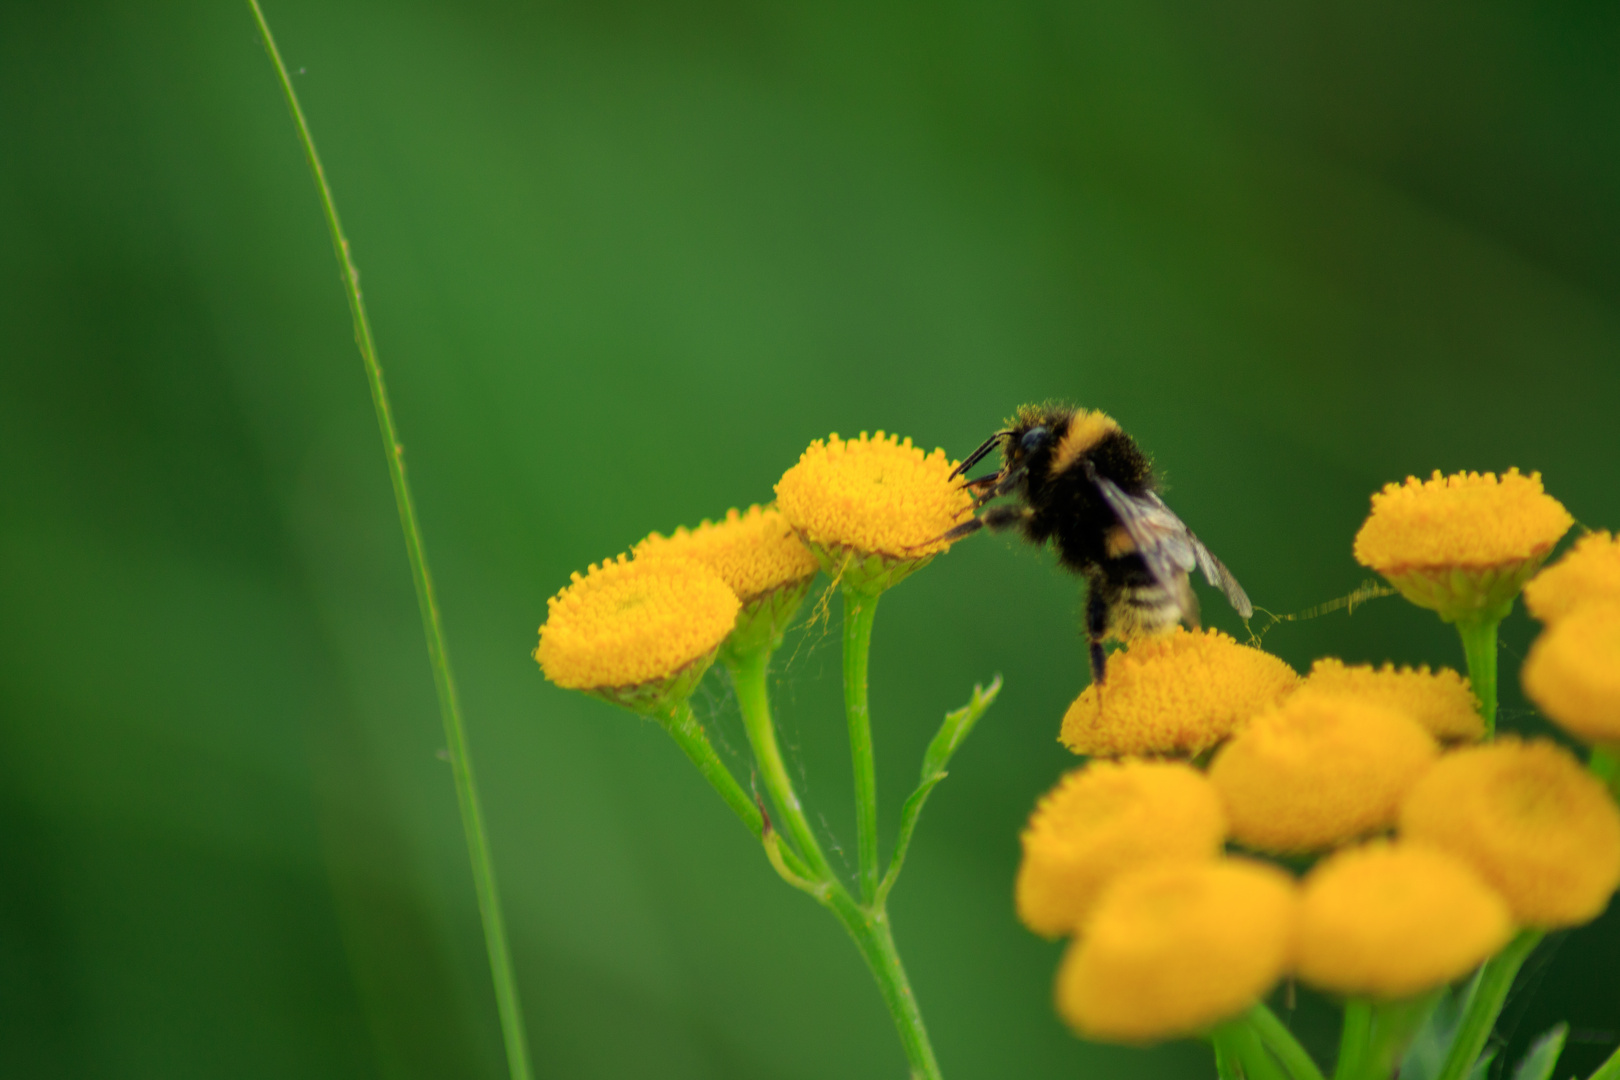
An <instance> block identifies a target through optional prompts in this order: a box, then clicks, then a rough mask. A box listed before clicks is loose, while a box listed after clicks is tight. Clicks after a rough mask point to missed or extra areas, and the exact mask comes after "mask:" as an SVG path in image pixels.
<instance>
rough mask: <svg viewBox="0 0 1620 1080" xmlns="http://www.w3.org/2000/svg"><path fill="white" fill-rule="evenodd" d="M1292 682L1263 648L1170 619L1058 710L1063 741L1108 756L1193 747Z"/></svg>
mask: <svg viewBox="0 0 1620 1080" xmlns="http://www.w3.org/2000/svg"><path fill="white" fill-rule="evenodd" d="M1298 685H1299V676H1298V675H1296V674H1294V670H1293V669H1292V668H1290V667H1289V666H1288V665H1287V664H1285V663H1283V662H1282V661H1281V660H1279V659H1277V658H1276V657H1275V656H1272V655H1271V654H1270V653H1266V652H1261V651H1260V650H1259V649H1251V648H1250V647H1248V646H1247V645H1239V644H1238V643H1237V642H1236V641H1234V640H1233V639H1232V638H1231V637H1230V636H1229V635H1227V634H1223V633H1221V632H1220V631H1219V630H1202V631H1187V630H1184V629H1182V628H1181V627H1179V626H1178V627H1176V628H1175V630H1173V631H1171V632H1170V633H1169V634H1166V635H1165V636H1163V637H1157V638H1140V639H1138V640H1136V641H1133V642H1131V643H1130V646H1129V647H1128V648H1125V649H1122V650H1121V651H1119V652H1117V653H1115V654H1114V655H1113V656H1112V657H1110V658H1109V661H1108V681H1107V683H1106V684H1105V685H1102V686H1098V685H1097V684H1096V683H1093V684H1092V685H1090V686H1088V687H1086V689H1085V690H1084V691H1083V692H1082V693H1081V694H1080V696H1079V697H1078V698H1076V699H1075V700H1074V704H1072V705H1070V706H1069V711H1068V713H1067V715H1065V716H1064V717H1063V732H1062V734H1061V735H1060V736H1059V738H1060V739H1061V740H1062V742H1063V745H1064V746H1067V747H1068V748H1069V749H1070V750H1073V751H1074V752H1075V753H1077V754H1090V755H1093V756H1096V757H1116V756H1119V755H1129V754H1139V755H1154V754H1177V753H1184V754H1198V753H1202V752H1203V751H1204V750H1207V749H1209V748H1210V747H1211V746H1214V745H1215V744H1216V743H1218V742H1220V741H1221V740H1222V739H1224V738H1226V736H1227V735H1229V734H1231V733H1232V731H1233V730H1234V729H1236V728H1237V727H1238V726H1239V725H1240V724H1242V723H1243V722H1244V721H1246V720H1248V719H1249V717H1251V716H1253V715H1254V714H1255V713H1257V712H1260V711H1261V710H1262V709H1264V708H1266V707H1267V706H1270V705H1274V704H1276V703H1277V702H1278V701H1281V700H1282V699H1283V698H1285V697H1287V696H1288V695H1289V694H1290V693H1291V692H1293V690H1294V688H1295V687H1297V686H1298Z"/></svg>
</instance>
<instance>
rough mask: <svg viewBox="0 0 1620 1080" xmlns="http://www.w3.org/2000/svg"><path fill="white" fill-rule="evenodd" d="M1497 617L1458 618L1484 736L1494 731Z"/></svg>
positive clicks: (1491, 734)
mask: <svg viewBox="0 0 1620 1080" xmlns="http://www.w3.org/2000/svg"><path fill="white" fill-rule="evenodd" d="M1501 621H1502V620H1500V619H1481V620H1478V621H1463V622H1458V623H1457V624H1456V626H1457V634H1458V636H1460V637H1461V638H1462V644H1463V655H1464V656H1465V657H1467V659H1468V681H1469V683H1470V684H1472V686H1473V688H1474V696H1476V697H1477V698H1479V714H1480V716H1482V717H1484V719H1485V737H1486V738H1487V739H1490V738H1494V737H1495V735H1496V628H1497V626H1499V625H1500V624H1501Z"/></svg>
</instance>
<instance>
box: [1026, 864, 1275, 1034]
mask: <svg viewBox="0 0 1620 1080" xmlns="http://www.w3.org/2000/svg"><path fill="white" fill-rule="evenodd" d="M1298 905H1299V896H1298V890H1297V889H1296V888H1295V886H1294V883H1293V881H1292V880H1291V879H1290V878H1289V877H1288V875H1287V874H1284V873H1283V872H1282V871H1280V870H1278V869H1277V868H1276V867H1274V866H1269V865H1267V864H1265V863H1260V862H1254V861H1251V860H1248V859H1213V860H1208V861H1201V862H1161V863H1154V864H1152V865H1150V866H1145V867H1141V868H1139V869H1136V870H1132V871H1129V872H1127V873H1125V874H1122V875H1120V876H1119V877H1118V878H1117V879H1115V880H1114V882H1113V883H1112V884H1111V885H1109V887H1108V889H1107V890H1106V891H1105V892H1104V893H1103V895H1102V898H1101V899H1100V900H1099V901H1098V902H1097V908H1096V910H1095V912H1094V913H1093V914H1092V917H1091V919H1090V921H1089V922H1087V924H1086V930H1085V933H1084V934H1083V935H1081V936H1080V937H1078V938H1076V939H1075V941H1074V944H1073V945H1071V946H1070V947H1069V951H1068V954H1067V955H1066V956H1065V957H1064V958H1063V966H1062V967H1061V968H1060V969H1059V971H1058V980H1057V1005H1058V1012H1059V1013H1060V1014H1062V1016H1063V1018H1064V1019H1065V1020H1067V1021H1068V1022H1069V1025H1070V1026H1071V1027H1073V1028H1074V1029H1075V1031H1077V1032H1078V1033H1079V1034H1081V1035H1083V1036H1086V1037H1087V1038H1093V1039H1103V1040H1106V1041H1109V1042H1124V1043H1146V1042H1155V1041H1157V1040H1159V1039H1172V1038H1177V1037H1179V1036H1184V1035H1197V1034H1201V1033H1202V1032H1205V1031H1207V1030H1208V1029H1209V1028H1210V1027H1211V1026H1212V1025H1214V1024H1216V1023H1218V1022H1219V1021H1221V1020H1225V1019H1227V1018H1228V1017H1232V1016H1236V1015H1237V1014H1238V1013H1241V1012H1243V1011H1244V1010H1245V1009H1247V1008H1249V1007H1250V1006H1252V1005H1253V1004H1254V1003H1255V1002H1256V1001H1258V1000H1260V998H1261V997H1263V996H1264V995H1265V993H1266V991H1267V990H1269V989H1271V987H1272V985H1273V984H1275V983H1276V981H1277V979H1278V978H1279V977H1280V976H1281V975H1282V973H1283V970H1284V969H1285V968H1286V966H1287V965H1288V962H1289V959H1290V953H1291V952H1292V950H1293V941H1294V932H1295V922H1296V920H1297V918H1298Z"/></svg>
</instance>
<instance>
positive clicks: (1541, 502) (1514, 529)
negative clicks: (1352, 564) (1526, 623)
mask: <svg viewBox="0 0 1620 1080" xmlns="http://www.w3.org/2000/svg"><path fill="white" fill-rule="evenodd" d="M1574 523H1575V519H1574V518H1572V517H1570V516H1569V511H1567V510H1565V509H1564V507H1563V505H1562V504H1561V503H1559V502H1558V500H1557V499H1554V498H1553V497H1552V496H1550V495H1548V494H1547V493H1546V492H1544V491H1543V490H1542V488H1541V474H1540V473H1531V474H1530V475H1529V476H1523V475H1521V474H1520V473H1519V470H1518V469H1509V470H1508V471H1507V472H1505V473H1503V474H1502V476H1501V477H1500V478H1498V477H1497V476H1496V475H1495V474H1494V473H1484V474H1483V475H1482V474H1480V473H1456V474H1454V475H1452V476H1444V477H1443V476H1441V475H1440V473H1439V472H1438V471H1436V472H1435V474H1434V476H1433V478H1431V479H1429V480H1425V481H1421V482H1419V481H1418V480H1417V478H1415V477H1407V480H1406V483H1405V484H1386V485H1385V486H1384V490H1383V491H1380V492H1379V493H1378V494H1376V495H1374V496H1373V497H1372V513H1371V514H1369V515H1368V517H1367V520H1366V522H1365V523H1364V524H1363V525H1362V526H1361V531H1360V532H1358V533H1357V534H1356V544H1355V553H1356V561H1357V562H1359V563H1361V564H1362V565H1363V566H1370V567H1372V568H1373V569H1374V570H1377V571H1378V572H1379V573H1380V574H1383V575H1384V577H1386V578H1388V579H1389V582H1390V584H1392V585H1394V586H1395V587H1396V588H1397V589H1399V590H1400V591H1401V594H1402V595H1404V596H1405V597H1406V598H1407V599H1408V600H1410V601H1412V603H1414V604H1417V605H1419V606H1420V607H1426V608H1432V609H1433V610H1435V611H1438V612H1439V613H1440V616H1441V618H1444V619H1446V620H1447V621H1450V622H1457V621H1460V620H1473V619H1482V620H1484V621H1487V622H1489V621H1495V620H1499V619H1501V618H1502V616H1503V615H1505V614H1506V613H1507V610H1508V608H1509V607H1511V606H1512V604H1513V598H1514V597H1515V596H1517V595H1518V594H1519V590H1520V589H1521V588H1522V587H1523V586H1524V582H1525V580H1526V579H1527V578H1529V576H1530V575H1531V574H1533V573H1534V572H1535V570H1536V567H1537V566H1539V565H1540V564H1541V560H1542V559H1544V558H1546V557H1547V553H1548V552H1550V551H1552V549H1553V545H1554V544H1556V543H1558V538H1559V537H1561V536H1563V535H1564V533H1565V532H1567V531H1569V527H1570V526H1571V525H1573V524H1574Z"/></svg>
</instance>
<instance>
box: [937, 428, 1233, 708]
mask: <svg viewBox="0 0 1620 1080" xmlns="http://www.w3.org/2000/svg"><path fill="white" fill-rule="evenodd" d="M992 450H999V451H1000V453H1001V468H1000V470H998V471H997V472H995V473H991V474H989V475H987V476H981V477H979V478H978V479H976V480H970V481H968V482H967V483H968V486H969V487H970V488H971V489H972V490H973V491H974V493H975V496H976V499H977V502H978V504H979V506H981V507H983V506H984V505H985V504H986V503H989V502H990V501H992V500H994V499H997V498H1000V497H1002V496H1010V497H1011V498H1012V500H1013V501H1012V502H1009V503H1002V504H1000V505H996V506H992V507H989V508H988V509H985V510H984V511H983V512H982V513H981V514H979V516H978V517H976V518H974V519H973V520H972V521H967V522H964V523H963V524H961V525H959V526H958V527H957V528H955V529H953V530H951V532H950V533H948V534H946V535H947V536H948V537H949V538H951V539H958V538H960V537H963V536H966V535H968V534H970V533H973V532H976V531H978V530H979V529H980V528H989V529H992V530H996V531H1000V530H1003V529H1009V528H1017V529H1018V530H1019V531H1020V532H1022V533H1023V535H1024V536H1025V538H1026V539H1028V540H1029V541H1030V542H1031V543H1035V544H1040V545H1043V546H1044V545H1045V544H1047V543H1051V544H1053V546H1055V547H1056V548H1057V553H1058V559H1059V561H1060V562H1061V563H1062V564H1063V565H1064V566H1065V567H1067V568H1068V569H1070V570H1072V571H1074V572H1075V573H1077V574H1080V575H1081V576H1082V577H1084V578H1085V579H1086V585H1087V590H1086V637H1087V640H1088V643H1089V647H1090V653H1091V668H1092V674H1093V677H1094V678H1095V680H1096V681H1097V682H1099V683H1100V682H1102V681H1103V675H1104V671H1105V664H1106V655H1105V653H1104V652H1103V642H1104V641H1105V640H1107V639H1108V638H1110V637H1118V638H1121V639H1123V640H1130V639H1133V638H1138V637H1145V636H1152V635H1156V634H1162V633H1167V632H1169V631H1170V630H1171V629H1172V628H1173V627H1174V626H1175V625H1176V624H1177V623H1178V622H1185V623H1187V624H1188V625H1189V626H1194V627H1196V626H1197V625H1198V602H1197V600H1196V599H1195V598H1194V596H1193V593H1192V588H1191V586H1190V585H1189V583H1188V571H1190V570H1191V569H1193V567H1194V566H1197V567H1198V568H1200V569H1202V570H1203V572H1204V575H1205V577H1207V578H1208V579H1209V580H1210V583H1211V584H1214V585H1217V586H1219V587H1220V588H1221V589H1222V590H1223V591H1224V592H1225V593H1226V596H1227V598H1228V599H1229V600H1231V602H1232V605H1233V607H1235V608H1237V610H1238V612H1239V613H1240V614H1241V615H1243V617H1245V618H1247V617H1248V616H1249V615H1250V614H1251V613H1252V607H1251V606H1250V604H1249V600H1248V597H1247V596H1245V595H1244V594H1243V590H1242V589H1241V588H1240V587H1239V586H1238V584H1237V582H1236V581H1235V580H1234V579H1233V578H1232V576H1231V574H1230V573H1228V572H1227V570H1226V568H1225V567H1224V566H1222V565H1221V564H1220V561H1219V560H1217V559H1216V558H1215V557H1214V556H1213V555H1211V554H1210V553H1209V551H1208V549H1207V548H1205V547H1204V546H1203V544H1201V543H1200V542H1199V541H1198V538H1197V537H1195V536H1193V534H1192V532H1191V531H1190V530H1188V529H1187V527H1186V526H1185V525H1184V524H1182V522H1181V520H1180V519H1179V518H1177V517H1176V516H1175V514H1173V513H1172V512H1171V511H1170V509H1169V507H1167V506H1165V505H1164V502H1163V500H1161V499H1160V498H1159V496H1158V492H1157V483H1156V481H1155V478H1154V475H1153V467H1152V464H1151V463H1150V462H1149V461H1148V458H1147V455H1146V454H1144V453H1142V451H1141V449H1140V448H1139V447H1138V446H1137V445H1136V442H1135V441H1134V440H1133V439H1132V438H1131V437H1130V436H1129V435H1127V434H1125V432H1124V431H1123V430H1121V429H1120V426H1119V425H1118V424H1117V423H1115V422H1114V421H1113V419H1111V418H1110V417H1108V416H1106V415H1105V414H1103V413H1100V412H1093V411H1089V410H1086V409H1076V408H1071V407H1069V406H1064V405H1030V406H1025V407H1023V408H1021V409H1019V410H1018V413H1017V415H1016V416H1015V417H1013V419H1012V420H1010V421H1008V424H1007V427H1006V428H1004V429H1003V430H1001V431H998V432H996V433H995V434H994V435H992V436H991V437H990V438H989V439H987V440H985V442H984V443H983V445H981V446H980V447H979V448H978V449H977V450H975V451H974V452H973V453H972V454H970V455H969V456H968V458H967V460H966V461H964V462H963V463H962V464H961V466H960V467H958V469H957V473H958V474H963V473H966V472H967V471H968V470H969V469H971V468H972V467H973V466H974V465H975V464H976V463H977V462H978V461H979V460H980V459H981V458H983V457H984V456H985V455H987V454H988V453H990V451H992Z"/></svg>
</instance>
